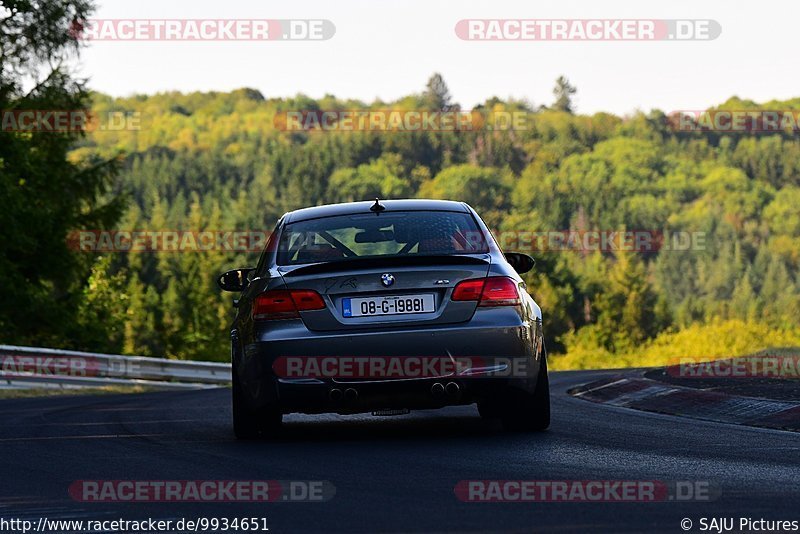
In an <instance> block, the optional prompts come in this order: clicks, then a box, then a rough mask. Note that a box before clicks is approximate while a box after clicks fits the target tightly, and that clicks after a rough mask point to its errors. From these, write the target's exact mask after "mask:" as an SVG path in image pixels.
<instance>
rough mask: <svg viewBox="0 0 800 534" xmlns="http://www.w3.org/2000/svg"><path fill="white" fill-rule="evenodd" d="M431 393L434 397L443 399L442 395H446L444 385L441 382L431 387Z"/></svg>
mask: <svg viewBox="0 0 800 534" xmlns="http://www.w3.org/2000/svg"><path fill="white" fill-rule="evenodd" d="M431 393H432V394H433V396H434V397H441V396H442V395H444V384H442V383H441V382H435V383H434V384H433V385H432V386H431Z"/></svg>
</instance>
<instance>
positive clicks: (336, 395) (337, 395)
mask: <svg viewBox="0 0 800 534" xmlns="http://www.w3.org/2000/svg"><path fill="white" fill-rule="evenodd" d="M343 397H344V394H343V393H342V390H341V389H339V388H333V389H332V390H330V391H329V392H328V398H329V399H330V400H332V401H334V402H338V401H340V400H342V398H343Z"/></svg>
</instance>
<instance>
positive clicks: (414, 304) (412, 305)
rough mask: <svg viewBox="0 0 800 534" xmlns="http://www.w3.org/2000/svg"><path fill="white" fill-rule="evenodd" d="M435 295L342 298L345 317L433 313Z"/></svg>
mask: <svg viewBox="0 0 800 534" xmlns="http://www.w3.org/2000/svg"><path fill="white" fill-rule="evenodd" d="M434 311H435V310H434V305H433V295H398V296H393V297H365V298H344V299H342V315H344V316H345V317H372V316H376V315H401V314H408V313H433V312H434Z"/></svg>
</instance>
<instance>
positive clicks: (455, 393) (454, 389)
mask: <svg viewBox="0 0 800 534" xmlns="http://www.w3.org/2000/svg"><path fill="white" fill-rule="evenodd" d="M444 390H445V391H446V392H447V396H448V397H450V398H451V399H457V398H458V397H460V396H461V386H459V385H458V384H456V383H455V382H448V383H447V385H446V386H445V387H444Z"/></svg>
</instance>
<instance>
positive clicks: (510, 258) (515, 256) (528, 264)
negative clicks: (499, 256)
mask: <svg viewBox="0 0 800 534" xmlns="http://www.w3.org/2000/svg"><path fill="white" fill-rule="evenodd" d="M505 257H506V261H507V262H508V263H510V264H511V266H512V267H513V268H514V270H515V271H517V272H518V273H519V274H522V273H527V272H528V271H530V270H531V269H533V266H534V265H536V260H534V259H533V258H531V257H530V256H528V255H527V254H522V253H521V252H506V253H505Z"/></svg>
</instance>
